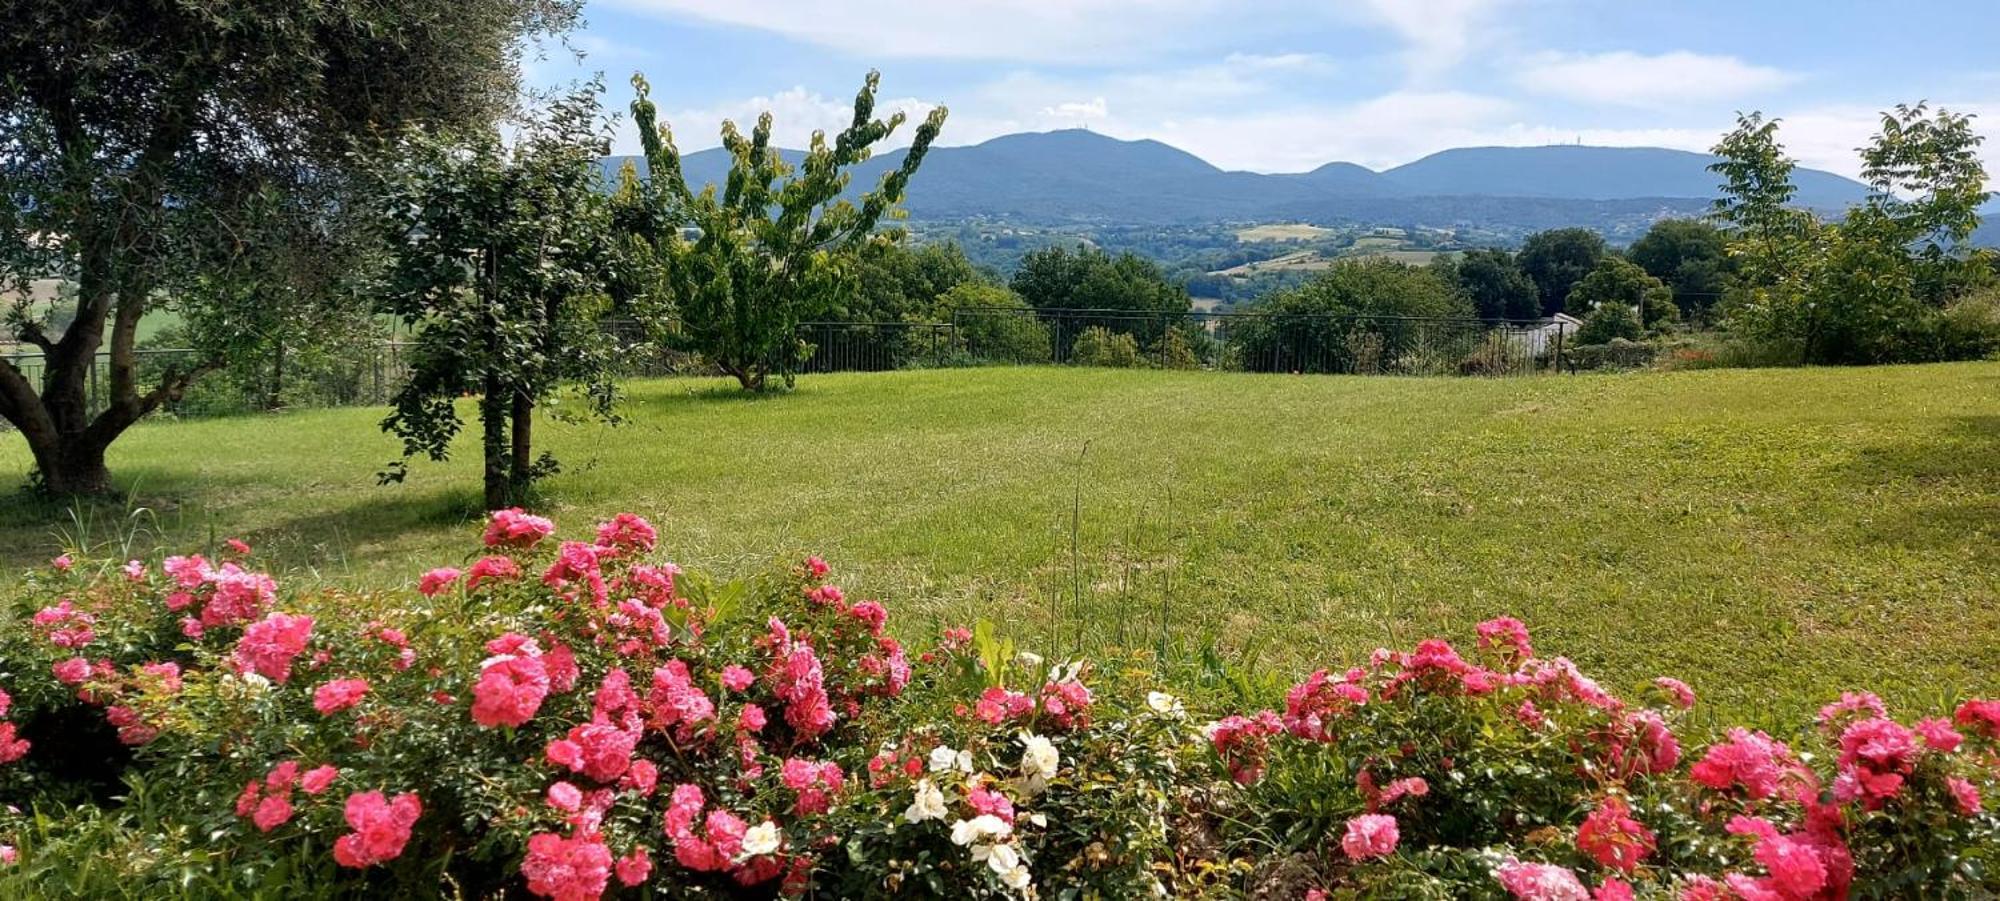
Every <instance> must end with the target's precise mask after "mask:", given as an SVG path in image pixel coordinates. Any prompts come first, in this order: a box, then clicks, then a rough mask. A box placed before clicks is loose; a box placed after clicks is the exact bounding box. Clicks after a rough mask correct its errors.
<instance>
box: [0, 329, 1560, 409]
mask: <svg viewBox="0 0 2000 901" xmlns="http://www.w3.org/2000/svg"><path fill="white" fill-rule="evenodd" d="M606 328H607V331H608V332H609V333H610V335H611V336H612V337H613V338H614V339H615V340H616V341H617V342H618V344H619V346H620V350H619V352H618V355H617V366H616V368H617V370H618V374H619V375H621V376H625V377H633V378H642V377H658V376H671V375H701V374H709V373H711V372H712V370H711V368H710V367H708V366H706V365H705V364H704V363H703V362H702V360H701V359H700V358H699V357H697V356H695V355H692V354H688V353H684V352H678V351H672V350H667V349H663V348H661V347H659V346H657V345H655V344H654V343H652V342H649V341H647V340H646V339H645V335H644V329H643V328H642V327H641V325H640V324H638V323H631V322H614V323H609V324H607V326H606ZM1570 329H1571V325H1570V324H1569V323H1567V322H1563V321H1531V322H1518V321H1497V320H1476V319H1445V318H1426V317H1409V316H1339V315H1310V314H1268V313H1213V312H1207V313H1205V312H1187V313H1134V312H1131V311H1126V310H1033V309H1026V308H1019V307H973V308H964V309H960V310H957V311H955V312H954V313H953V314H952V317H951V320H950V321H948V322H809V323H805V324H803V325H802V326H801V327H800V330H799V339H800V340H801V341H803V342H805V344H806V345H807V347H808V349H809V352H808V354H807V356H806V359H805V362H804V363H803V364H802V365H801V366H800V371H801V372H804V373H828V372H881V371H887V370H893V369H910V368H934V367H950V366H997V365H1069V366H1108V367H1129V368H1163V369H1224V370H1244V371H1252V372H1292V373H1346V374H1367V375H1482V376H1512V375H1528V374H1534V373H1541V372H1554V371H1560V370H1562V369H1563V368H1564V367H1565V363H1566V357H1567V355H1568V354H1569V350H1568V348H1567V347H1566V345H1567V344H1573V343H1574V341H1573V338H1574V335H1573V334H1572V333H1571V331H1570ZM415 352H416V345H415V344H414V343H412V342H407V341H400V340H390V341H379V342H372V343H369V344H366V345H362V346H360V347H355V346H346V347H340V348H333V349H322V350H318V351H314V352H311V353H304V352H294V353H293V354H292V355H291V356H290V357H287V356H286V355H285V354H282V353H280V354H277V355H275V356H274V357H272V358H270V359H267V360H264V361H261V362H260V363H258V364H257V365H253V366H248V367H244V366H239V367H235V368H233V369H231V370H228V371H223V372H217V373H213V374H210V375H208V376H206V377H204V378H202V379H200V380H198V381H197V382H196V383H195V384H194V385H192V386H191V387H190V388H189V389H188V391H187V392H186V394H185V395H184V396H183V397H182V398H181V399H180V400H179V401H176V402H174V403H172V404H169V405H167V407H165V408H164V409H163V410H162V411H161V412H162V413H165V414H168V415H173V416H182V417H207V416H220V415H230V414H236V413H246V412H254V411H261V410H270V409H279V408H285V407H330V406H364V405H376V404H384V403H387V402H388V401H389V400H390V398H392V397H393V396H394V395H395V393H396V391H397V389H398V388H399V387H401V385H402V383H403V380H404V379H405V378H406V377H407V375H408V374H409V370H410V362H411V355H412V354H413V353H415ZM137 354H138V356H139V368H140V376H141V379H142V380H151V379H154V378H157V377H158V376H159V375H160V374H161V373H163V372H164V371H165V370H166V369H167V368H168V367H183V368H184V367H186V366H189V365H192V364H193V363H194V362H196V359H197V354H196V351H193V350H190V349H185V348H152V349H144V350H139V351H137ZM0 359H5V360H6V361H7V362H9V363H11V364H13V365H14V366H15V368H17V369H19V370H21V372H22V374H23V375H25V376H27V378H28V379H29V380H30V381H32V382H37V383H39V382H41V381H42V376H43V362H42V356H41V354H40V353H39V352H30V351H12V352H0ZM109 385H110V358H109V355H108V354H99V355H98V357H97V359H96V360H95V362H94V364H93V366H92V367H91V371H90V380H89V384H88V386H87V391H86V403H87V404H88V405H89V407H90V408H91V411H92V413H93V414H94V413H96V412H97V411H99V410H102V409H103V407H104V405H105V403H106V402H107V398H106V393H107V389H108V387H109ZM0 427H4V424H0Z"/></svg>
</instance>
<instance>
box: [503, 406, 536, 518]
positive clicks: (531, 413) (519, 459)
mask: <svg viewBox="0 0 2000 901" xmlns="http://www.w3.org/2000/svg"><path fill="white" fill-rule="evenodd" d="M513 418H514V434H513V438H514V463H513V468H512V470H511V471H510V472H509V473H508V475H509V477H510V482H509V485H508V490H509V492H510V493H512V495H513V497H514V501H515V502H516V503H519V502H521V501H522V500H525V499H526V498H527V496H528V484H529V482H531V481H533V479H534V475H535V448H534V434H535V399H534V398H532V397H529V396H528V395H527V393H526V392H523V391H516V392H514V417H513Z"/></svg>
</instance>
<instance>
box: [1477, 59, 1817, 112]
mask: <svg viewBox="0 0 2000 901" xmlns="http://www.w3.org/2000/svg"><path fill="white" fill-rule="evenodd" d="M1515 81H1516V83H1518V84H1519V85H1520V86H1521V87H1523V88H1526V89H1528V90H1530V91H1536V92H1539V93H1543V94H1549V95H1553V96H1557V97H1563V98H1567V99H1570V100H1579V101H1583V102H1585V103H1598V104H1610V105H1618V106H1635V107H1668V106H1685V105H1692V104H1712V103H1714V102H1715V101H1718V100H1729V99H1734V98H1738V97H1745V96H1749V95H1752V94H1756V93H1758V92H1762V91H1770V90H1774V89H1777V88H1782V87H1786V86H1788V85H1791V84H1793V83H1795V82H1797V81H1798V76H1796V75H1793V74H1791V73H1789V72H1785V71H1783V70H1780V69H1774V68H1771V67H1769V66H1759V65H1753V64H1751V63H1746V62H1744V61H1742V60H1740V59H1737V58H1736V57H1733V56H1707V55H1703V54H1700V53H1690V52H1688V51H1685V50H1682V51H1675V52H1672V53H1661V54H1655V55H1646V54H1641V53H1633V52H1631V51H1629V50H1619V51H1615V52H1611V53H1596V54H1578V53H1542V54H1538V55H1535V56H1532V57H1529V58H1528V59H1526V60H1524V61H1523V62H1522V64H1521V68H1520V70H1519V72H1518V73H1517V74H1516V76H1515Z"/></svg>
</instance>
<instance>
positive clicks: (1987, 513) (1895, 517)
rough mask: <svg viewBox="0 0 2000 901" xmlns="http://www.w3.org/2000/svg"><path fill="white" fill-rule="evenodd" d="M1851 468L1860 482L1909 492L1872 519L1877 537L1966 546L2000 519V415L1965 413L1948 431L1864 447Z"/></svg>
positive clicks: (1849, 474)
mask: <svg viewBox="0 0 2000 901" xmlns="http://www.w3.org/2000/svg"><path fill="white" fill-rule="evenodd" d="M1843 470H1844V471H1843V473H1842V475H1843V477H1844V478H1845V479H1847V480H1849V481H1850V482H1851V483H1852V484H1855V485H1868V486H1876V487H1881V488H1884V489H1889V490H1899V491H1902V492H1903V493H1904V498H1905V503H1904V504H1902V505H1901V509H1899V510H1897V511H1896V512H1894V513H1892V514H1888V515H1882V516H1877V517H1874V518H1872V519H1871V521H1870V523H1869V525H1868V527H1867V530H1866V534H1867V535H1868V537H1869V539H1870V540H1873V541H1877V542H1881V543H1885V544H1895V545H1901V546H1904V547H1912V548H1927V547H1952V546H1965V545H1972V544H1976V543H1981V542H1984V541H1989V540H1991V539H1990V537H1987V538H1982V537H1981V536H1982V534H1988V533H1991V532H1993V531H1994V530H1995V528H1996V525H2000V416H1961V417H1957V418H1955V419H1953V420H1952V421H1951V425H1950V427H1949V428H1947V429H1946V430H1944V432H1943V433H1942V434H1926V435H1919V436H1915V437H1912V438H1908V439H1905V440H1902V441H1897V442H1895V443H1890V444H1882V445H1877V446H1874V447H1867V448H1862V449H1860V450H1859V451H1858V452H1857V453H1856V454H1855V459H1854V460H1853V462H1851V463H1849V464H1847V465H1846V466H1845V467H1843ZM1968 495H1969V496H1968Z"/></svg>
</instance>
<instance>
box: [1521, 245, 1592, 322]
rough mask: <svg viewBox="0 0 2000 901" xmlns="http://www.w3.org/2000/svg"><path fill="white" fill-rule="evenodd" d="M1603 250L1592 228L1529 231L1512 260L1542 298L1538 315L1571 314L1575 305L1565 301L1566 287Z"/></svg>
mask: <svg viewBox="0 0 2000 901" xmlns="http://www.w3.org/2000/svg"><path fill="white" fill-rule="evenodd" d="M1605 252H1606V251H1605V249H1604V239H1603V238H1602V237H1600V236H1598V234H1597V233H1596V232H1594V231H1591V230H1590V229H1587V228H1558V229H1553V230H1551V231H1545V232H1536V233H1535V234H1532V235H1529V236H1528V240H1527V241H1526V242H1523V243H1522V245H1521V252H1520V253H1519V254H1518V255H1516V256H1515V257H1514V261H1515V263H1516V264H1518V265H1519V266H1520V267H1521V271H1522V272H1524V273H1526V274H1527V276H1528V279H1529V280H1530V281H1533V282H1534V283H1535V290H1536V291H1537V292H1538V293H1539V294H1540V295H1541V299H1542V315H1544V316H1553V315H1555V314H1557V313H1569V314H1570V315H1572V316H1575V315H1577V314H1578V313H1579V309H1578V308H1577V307H1575V306H1572V305H1571V304H1569V303H1568V300H1569V292H1570V288H1572V287H1574V286H1575V285H1576V283H1577V282H1579V281H1582V280H1583V277H1584V276H1586V275H1589V274H1590V271H1591V270H1592V269H1596V268H1597V264H1598V261H1600V260H1602V259H1604V255H1605Z"/></svg>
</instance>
